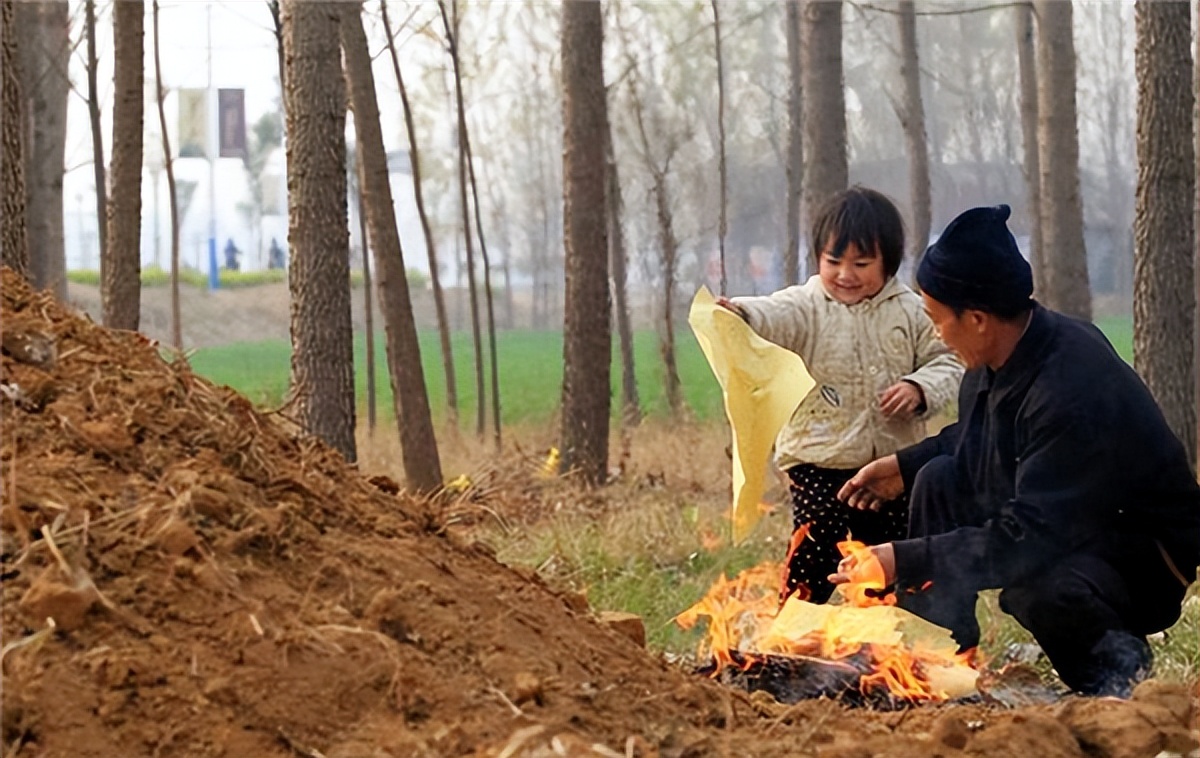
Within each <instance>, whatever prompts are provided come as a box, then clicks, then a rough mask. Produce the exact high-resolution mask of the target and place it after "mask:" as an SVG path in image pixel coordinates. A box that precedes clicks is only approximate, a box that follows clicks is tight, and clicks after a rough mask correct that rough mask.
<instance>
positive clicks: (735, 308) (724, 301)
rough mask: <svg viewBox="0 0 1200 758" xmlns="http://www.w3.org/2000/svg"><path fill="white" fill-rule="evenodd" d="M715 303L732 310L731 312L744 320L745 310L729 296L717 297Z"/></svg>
mask: <svg viewBox="0 0 1200 758" xmlns="http://www.w3.org/2000/svg"><path fill="white" fill-rule="evenodd" d="M717 305H719V306H721V307H722V308H724V309H725V310H727V311H732V312H733V313H736V314H737V315H738V317H739V318H741V319H742V321H745V320H746V312H745V311H744V310H742V306H740V305H738V304H737V303H735V302H733V301H732V300H730V299H729V298H727V297H718V298H717Z"/></svg>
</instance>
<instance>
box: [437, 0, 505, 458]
mask: <svg viewBox="0 0 1200 758" xmlns="http://www.w3.org/2000/svg"><path fill="white" fill-rule="evenodd" d="M438 8H439V9H440V10H441V14H442V25H443V26H444V27H445V30H446V47H447V52H449V54H450V62H451V65H452V67H453V73H454V102H455V106H456V110H457V113H458V131H457V136H458V199H459V206H460V208H461V210H462V222H463V240H464V241H465V243H466V258H467V289H468V290H469V293H470V299H471V339H472V343H473V345H474V347H475V399H476V410H475V433H476V434H477V435H479V436H480V437H482V436H483V431H484V428H485V427H486V425H487V393H486V391H485V390H484V363H483V337H482V329H481V327H480V324H479V292H478V288H477V287H476V283H475V282H476V279H475V246H474V242H473V240H472V235H471V205H470V203H469V202H468V199H467V181H468V179H467V163H468V157H467V115H466V105H465V104H464V102H463V91H462V72H461V71H460V69H459V63H460V60H459V55H458V2H457V0H454V2H453V9H454V21H453V23H451V21H450V17H449V15H448V14H447V12H446V3H445V1H444V0H438ZM492 370H493V371H494V370H495V367H494V366H493V369H492Z"/></svg>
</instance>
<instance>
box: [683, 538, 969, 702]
mask: <svg viewBox="0 0 1200 758" xmlns="http://www.w3.org/2000/svg"><path fill="white" fill-rule="evenodd" d="M807 532H808V530H807V529H806V528H804V527H802V528H801V529H798V530H797V531H796V533H795V534H794V535H793V537H792V540H791V544H790V545H789V550H788V555H789V558H790V556H791V554H792V553H793V552H794V551H795V549H796V547H798V546H799V545H800V543H801V542H802V541H803V540H804V539H805V537H806V536H807ZM839 548H841V549H842V552H843V555H850V556H854V557H856V559H857V563H856V565H855V568H854V569H853V570H852V571H853V581H852V582H850V583H849V584H847V585H841V586H840V587H839V590H842V592H841V595H842V597H843V598H844V599H845V601H846V602H844V603H843V604H840V605H815V604H813V603H809V602H807V601H806V600H805V599H804V598H805V597H807V587H801V588H799V590H798V591H797V592H796V593H793V594H792V596H790V597H788V598H787V599H786V600H785V601H784V602H783V604H782V606H780V605H779V600H778V597H779V592H778V589H777V587H778V582H779V577H780V576H781V575H784V574H782V572H783V571H785V570H786V563H785V564H782V565H781V564H778V563H773V562H769V563H763V564H760V565H758V566H754V567H752V568H749V569H746V570H745V571H742V572H741V573H740V574H738V575H737V576H735V577H734V578H732V579H728V578H726V577H724V576H722V577H720V578H719V579H718V580H717V581H716V582H715V583H714V584H713V586H712V587H711V588H709V590H708V592H707V593H706V594H705V596H704V597H703V598H701V599H700V601H699V602H697V603H696V604H695V605H693V606H692V607H690V608H688V609H687V610H686V611H684V612H683V613H681V614H679V615H678V616H677V617H676V618H675V621H676V623H678V624H679V625H680V626H681V627H682V628H684V629H691V628H692V627H693V626H695V625H696V624H697V623H698V622H699V621H700V619H701V618H705V619H707V622H708V634H707V637H706V638H705V639H704V640H702V641H701V643H700V650H699V653H700V655H701V657H702V658H711V659H712V660H713V661H714V662H715V664H716V667H715V670H714V673H713V675H714V676H716V675H717V674H719V673H720V671H721V670H722V669H724V668H725V667H727V666H736V667H740V668H746V667H748V666H750V665H751V664H753V663H755V662H756V661H758V660H761V659H762V657H763V656H765V655H775V656H806V657H816V658H823V659H826V660H830V661H843V660H846V659H849V658H851V657H852V656H853V657H855V660H854V665H856V666H859V667H860V668H861V667H863V666H866V667H867V669H866V673H864V674H863V675H862V677H861V679H860V681H859V688H860V689H861V690H862V691H863V692H864V693H867V692H871V691H875V690H881V689H882V690H886V691H887V692H888V693H890V694H891V695H892V696H893V697H895V698H899V699H903V700H906V701H909V702H942V701H945V700H948V699H950V698H952V697H959V696H962V695H966V694H968V693H971V692H974V691H975V680H976V677H977V676H978V673H977V672H976V671H975V669H974V668H972V663H973V660H972V656H971V653H970V651H968V652H967V653H963V654H959V653H957V652H956V649H957V646H956V645H955V643H954V640H953V638H952V637H951V636H950V634H949V632H947V631H946V630H945V629H942V628H941V627H938V626H935V625H934V624H931V623H929V622H927V621H924V620H923V619H920V618H918V617H916V616H914V615H912V614H911V613H908V612H907V611H904V610H901V609H899V608H895V607H892V606H893V605H894V604H895V602H896V599H895V596H894V595H891V594H888V595H883V590H884V575H883V567H882V566H881V565H880V564H879V561H878V560H876V559H875V558H874V556H873V555H872V554H871V553H870V551H869V550H868V549H867V548H866V546H864V545H862V544H861V543H856V542H849V541H847V542H845V543H842V544H840V545H839ZM784 576H786V575H784ZM842 588H845V589H844V590H843V589H842ZM801 590H803V592H801Z"/></svg>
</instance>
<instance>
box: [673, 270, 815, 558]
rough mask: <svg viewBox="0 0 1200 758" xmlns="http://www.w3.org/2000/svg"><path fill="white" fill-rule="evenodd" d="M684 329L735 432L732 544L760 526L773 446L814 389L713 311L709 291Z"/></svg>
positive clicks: (738, 324) (793, 364) (759, 341)
mask: <svg viewBox="0 0 1200 758" xmlns="http://www.w3.org/2000/svg"><path fill="white" fill-rule="evenodd" d="M688 323H689V324H691V327H692V331H693V332H694V333H695V334H696V340H697V341H698V342H699V343H700V349H701V350H703V351H704V357H705V358H707V359H708V365H709V366H710V367H712V370H713V373H714V374H716V377H717V382H718V383H719V384H720V385H721V390H722V393H723V395H724V399H725V415H726V416H727V417H728V418H729V425H730V427H731V428H732V430H733V445H732V452H733V508H732V513H731V519H730V520H731V521H732V523H733V541H734V542H735V543H736V542H741V541H742V540H743V539H745V537H746V536H747V535H748V534H749V533H750V531H751V530H752V529H753V528H754V525H755V524H757V523H758V519H759V517H760V516H761V515H762V511H761V510H760V508H759V503H760V501H761V500H762V495H763V491H764V489H765V487H764V481H763V480H764V479H765V477H766V473H767V466H768V465H769V464H770V459H771V446H772V445H773V444H774V442H775V437H776V435H778V434H779V430H780V429H782V428H783V425H784V424H785V423H787V420H788V419H789V418H791V415H792V412H793V411H795V410H796V406H798V405H799V404H800V401H801V400H802V399H803V398H804V396H805V395H806V394H808V391H809V390H811V389H812V387H813V384H814V382H813V379H812V377H811V376H809V374H808V369H807V368H805V366H804V361H803V360H801V359H800V356H798V355H796V354H795V353H793V352H792V351H790V350H785V349H784V348H782V347H779V346H778V345H775V344H773V343H771V342H768V341H767V340H765V339H763V338H762V337H760V336H758V335H757V334H755V333H754V330H752V329H751V328H750V327H749V326H748V325H747V324H746V322H744V321H742V319H741V318H740V317H739V316H738V315H737V314H735V313H732V312H730V311H729V310H728V309H726V308H722V307H721V306H719V305H717V303H716V300H715V299H714V298H713V296H712V293H711V292H709V291H708V288H707V287H701V288H700V290H699V291H698V292H697V293H696V297H695V298H694V299H693V300H692V308H691V311H690V312H689V313H688Z"/></svg>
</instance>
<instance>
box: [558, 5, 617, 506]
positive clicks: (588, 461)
mask: <svg viewBox="0 0 1200 758" xmlns="http://www.w3.org/2000/svg"><path fill="white" fill-rule="evenodd" d="M603 27H604V21H603V18H602V16H601V12H600V3H598V2H569V3H564V4H563V6H562V77H563V80H562V81H563V243H564V247H565V249H566V261H565V268H566V303H565V307H564V324H563V393H562V409H563V410H562V451H563V454H562V464H561V465H562V470H563V471H573V472H576V473H578V475H579V476H580V477H581V478H582V479H583V481H585V482H587V483H589V484H603V483H604V481H605V479H606V478H607V476H608V435H609V415H610V412H611V404H610V403H611V399H610V392H611V390H610V384H609V376H610V371H611V365H612V327H611V325H610V323H609V314H610V312H611V310H610V309H611V304H610V303H609V295H608V240H607V238H606V237H607V235H606V230H605V221H606V218H605V217H606V213H605V199H604V198H605V188H606V186H607V185H606V182H605V169H606V163H605V157H604V152H605V139H604V134H605V124H607V123H608V107H607V104H606V101H605V92H604V67H603V47H604V46H603V31H602V30H603Z"/></svg>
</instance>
